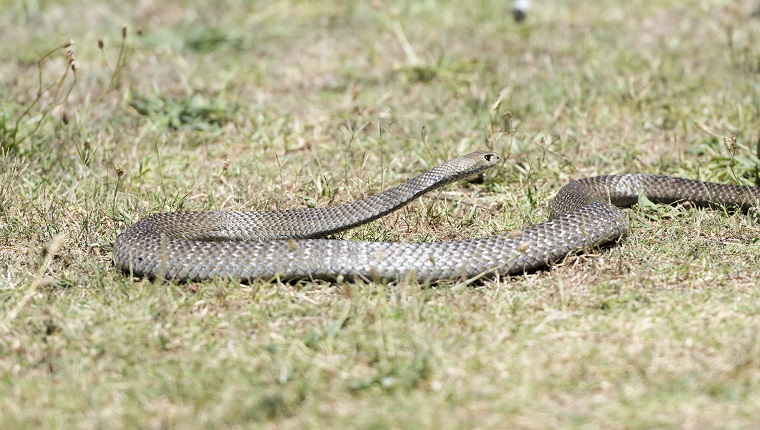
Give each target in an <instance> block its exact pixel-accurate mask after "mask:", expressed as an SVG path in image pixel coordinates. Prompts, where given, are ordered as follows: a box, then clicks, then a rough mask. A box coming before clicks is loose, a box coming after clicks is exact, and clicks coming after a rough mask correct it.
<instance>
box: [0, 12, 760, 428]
mask: <svg viewBox="0 0 760 430" xmlns="http://www.w3.org/2000/svg"><path fill="white" fill-rule="evenodd" d="M547 3H548V2H544V3H543V4H541V5H537V7H536V10H535V13H534V14H533V15H532V16H531V17H530V18H529V21H528V23H527V25H522V26H518V25H516V24H514V23H512V22H511V20H510V19H509V10H508V9H509V4H508V2H501V1H485V0H483V1H478V2H475V3H474V4H473V5H472V6H463V5H462V4H460V3H459V2H450V3H449V2H440V3H439V2H432V1H422V2H419V1H418V2H385V1H376V2H368V3H366V4H364V3H362V2H359V3H357V2H295V1H294V2H274V3H271V4H266V3H256V4H255V5H253V6H251V5H248V3H245V2H234V1H227V2H214V3H213V4H211V5H209V4H205V3H204V4H202V3H196V2H144V3H142V4H141V5H139V6H137V7H134V8H131V7H129V6H124V5H116V4H109V3H102V2H100V3H95V2H86V1H85V2H67V3H65V4H63V5H54V4H50V3H48V2H39V3H34V2H27V3H24V4H23V5H19V4H16V3H13V2H5V3H4V4H2V7H3V9H4V13H3V15H2V17H0V23H2V25H0V36H2V38H3V40H4V41H5V42H6V45H12V46H15V47H17V49H15V50H7V49H6V50H4V51H3V52H2V53H1V54H0V94H2V98H0V100H3V102H0V103H1V105H0V117H1V118H4V119H5V123H4V124H6V129H7V125H8V124H11V125H13V124H14V120H15V119H17V118H18V115H19V114H20V109H21V108H23V107H24V106H28V105H29V103H30V102H32V101H33V100H34V99H35V98H36V97H37V86H36V79H37V75H36V73H37V66H36V62H37V60H38V59H39V57H40V55H42V54H43V53H44V52H47V51H49V50H50V49H52V48H53V47H55V46H56V45H58V44H59V43H60V42H62V41H63V40H67V39H69V38H71V39H74V40H75V41H76V44H75V52H76V56H77V61H78V62H79V64H80V65H81V69H80V70H79V71H78V74H77V82H76V85H75V88H74V90H73V92H72V93H71V95H70V97H69V98H68V99H67V101H66V103H64V104H63V105H61V106H60V107H57V108H55V109H52V110H51V111H50V115H49V117H48V118H49V120H46V121H44V122H43V123H42V126H41V127H40V129H39V130H38V131H37V132H35V133H33V134H31V135H30V136H29V138H28V139H24V140H22V141H20V142H15V143H14V145H13V148H12V150H8V151H6V153H5V154H4V155H3V156H2V158H0V183H1V184H2V185H0V214H2V216H0V309H2V312H1V313H2V315H3V317H2V318H0V321H2V326H1V327H0V374H1V375H2V379H1V380H0V399H2V400H0V411H2V413H0V427H3V428H14V427H33V426H35V427H36V426H43V427H67V428H68V427H72V426H74V427H81V428H93V427H109V428H119V427H121V428H124V427H150V428H157V427H182V428H193V427H214V428H216V427H221V426H229V427H250V426H268V427H278V428H303V427H314V428H324V427H352V428H356V427H362V428H397V427H402V428H419V427H440V428H462V427H477V428H504V427H523V428H546V427H590V428H597V427H598V428H623V427H638V428H640V427H679V428H704V427H754V426H757V425H758V421H757V416H758V414H759V413H760V397H759V396H758V394H757V393H759V392H760V389H759V388H760V387H759V385H760V363H758V360H757V359H756V357H757V356H758V336H757V333H758V332H760V319H758V315H759V314H760V313H759V312H758V311H759V310H758V303H760V300H759V299H760V298H759V297H758V290H757V288H756V284H757V282H758V268H760V240H758V238H759V237H760V234H758V233H760V232H759V229H758V225H757V219H756V217H753V216H744V215H741V214H726V213H723V212H721V211H695V210H687V209H683V208H670V207H649V206H644V207H637V208H634V209H632V210H631V211H629V214H630V216H631V219H632V226H633V233H632V234H631V235H630V236H629V237H628V238H626V239H624V240H623V241H621V242H620V243H618V244H615V245H613V246H610V247H607V248H604V249H600V250H596V251H593V252H590V253H587V254H584V255H581V256H576V257H572V258H569V259H568V260H567V261H565V262H564V263H563V264H560V265H557V266H555V267H553V268H551V269H547V270H545V271H539V272H537V273H533V274H528V275H525V276H518V277H513V278H509V279H495V280H490V281H486V282H483V283H481V284H477V285H465V284H450V285H439V286H435V287H420V286H417V285H408V284H405V283H401V284H398V285H394V284H390V285H386V284H374V283H370V284H364V283H361V282H357V283H347V284H330V283H324V282H300V283H296V284H293V285H291V284H284V285H283V284H269V283H253V284H250V285H239V284H237V283H235V282H225V281H217V282H206V283H197V284H182V285H176V284H173V283H164V282H157V283H151V282H148V281H146V280H143V281H133V280H130V279H127V277H125V276H123V275H122V274H121V273H119V272H118V271H117V270H115V269H114V268H113V267H112V265H111V262H110V249H111V246H112V243H113V241H114V239H115V237H116V235H117V234H118V233H119V232H120V231H121V230H122V229H123V228H124V227H125V226H126V225H128V224H130V223H133V222H135V221H136V220H138V219H139V218H141V217H143V216H145V215H147V214H149V213H153V212H158V211H170V210H202V209H206V208H215V209H247V208H253V209H275V208H286V207H295V206H324V205H328V204H332V203H336V202H343V201H348V200H352V199H356V198H360V197H362V196H366V195H368V194H372V193H375V192H378V191H380V190H382V189H386V188H388V187H390V186H392V185H394V184H397V183H399V182H400V181H402V180H404V179H406V178H408V177H410V176H413V175H415V174H416V173H419V172H421V171H422V170H424V169H426V168H428V167H430V166H432V165H435V164H437V163H438V162H440V161H443V160H445V159H448V158H450V157H452V156H456V155H460V154H463V153H466V152H469V151H471V150H474V149H481V148H484V147H486V148H491V149H494V150H496V151H498V152H500V153H502V154H504V155H505V156H507V157H508V158H507V162H506V163H504V165H503V166H501V167H500V168H499V169H498V170H497V171H496V172H494V173H492V174H489V175H487V176H486V178H485V181H484V183H482V184H457V185H455V186H451V187H448V188H447V189H445V190H444V191H442V192H441V193H439V194H435V195H432V196H429V197H426V198H423V199H422V201H421V202H419V203H415V204H414V205H412V206H410V207H409V208H406V209H404V210H402V211H400V212H399V213H398V214H395V215H391V216H389V217H388V218H387V219H384V220H381V221H378V222H375V223H373V224H371V225H368V226H365V227H362V228H359V229H357V230H356V231H354V232H350V233H346V234H345V235H344V236H343V237H345V238H354V239H372V240H443V239H450V238H465V237H471V236H484V235H490V234H496V233H499V232H503V231H507V230H511V229H514V228H520V227H522V226H525V225H528V224H532V223H536V222H540V221H543V220H544V219H545V218H546V216H547V211H546V203H547V202H548V200H549V199H550V198H551V197H552V195H553V193H554V192H555V191H556V190H557V189H558V188H559V187H560V186H561V185H562V184H563V183H564V182H565V181H567V180H568V179H569V178H577V177H581V176H584V175H590V174H605V173H616V172H625V171H642V172H651V173H665V174H677V175H681V176H686V177H692V178H700V179H711V180H720V181H733V182H736V181H738V182H742V183H752V182H753V181H756V180H757V171H758V170H757V169H758V160H757V157H756V156H755V155H754V153H755V142H756V141H757V139H758V133H759V131H758V130H759V129H760V124H759V123H758V106H760V87H759V86H758V84H757V82H758V72H759V70H760V49H759V48H758V46H760V44H758V43H757V39H758V36H760V34H758V30H757V25H756V24H757V21H756V20H755V21H753V20H752V18H750V16H749V15H750V13H751V10H749V8H748V7H746V6H744V5H743V3H740V2H734V3H730V4H728V5H726V6H715V5H711V4H708V3H705V2H688V3H687V4H684V3H683V2H675V1H673V2H661V1H647V2H627V3H625V2H623V3H621V2H613V1H601V2H581V1H575V0H571V1H564V2H553V3H550V4H547ZM35 5H37V6H35ZM35 7H37V9H35ZM21 24H24V25H21ZM124 24H127V28H128V29H129V35H128V37H127V39H126V40H125V45H124V47H125V53H126V54H127V55H126V57H125V58H126V61H125V67H124V68H123V70H120V71H118V73H114V70H115V68H116V64H117V56H118V52H119V47H120V43H121V42H122V39H121V28H122V25H124ZM138 27H140V28H141V29H142V33H143V34H142V35H140V36H138V35H137V34H136V32H137V28H138ZM100 37H102V38H103V39H104V42H105V48H104V52H103V53H101V52H100V50H99V49H98V46H97V40H98V38H100ZM65 66H66V64H65V62H64V60H63V59H61V58H58V57H56V58H54V59H51V61H49V62H46V63H45V64H44V67H43V71H44V74H43V77H44V79H45V82H48V83H51V82H53V81H54V80H55V79H56V78H57V77H58V76H59V75H60V71H61V70H62V68H61V67H65ZM114 75H116V76H115V79H112V77H114ZM112 81H113V82H114V84H115V85H114V86H113V89H109V88H110V83H111V82H112ZM45 97H49V94H48V95H44V97H43V98H42V99H41V103H40V105H39V106H38V107H36V108H35V109H34V112H32V115H30V116H29V117H28V118H26V119H25V120H24V121H23V122H22V123H21V124H20V128H22V129H23V130H30V127H34V126H36V124H37V122H35V121H39V120H40V118H41V117H40V112H42V111H44V109H46V107H47V106H49V105H50V99H47V98H45ZM497 100H501V102H500V103H498V104H497V103H496V102H497ZM140 103H142V104H140ZM135 106H136V107H137V108H138V109H142V111H143V112H144V115H143V114H139V113H138V110H136V108H135ZM507 112H509V113H511V121H508V120H507V115H506V114H507ZM64 114H65V115H66V117H67V122H68V123H64V122H63V121H62V118H63V115H64ZM512 127H514V130H512V129H511V128H512ZM725 136H737V138H738V142H739V144H740V147H739V148H738V149H737V150H736V152H735V153H731V152H730V151H729V150H728V149H727V148H726V147H725V146H724V145H723V142H722V138H723V137H725ZM3 143H4V145H3V147H4V148H6V143H7V142H3ZM227 160H229V168H228V169H226V170H225V169H224V167H223V166H224V165H225V163H226V162H227ZM59 234H60V235H63V237H65V242H64V243H63V244H62V246H61V247H60V250H59V251H58V252H57V253H55V257H54V258H52V257H51V254H50V253H49V248H48V247H49V244H50V243H51V241H52V240H53V238H54V237H55V236H56V235H59Z"/></svg>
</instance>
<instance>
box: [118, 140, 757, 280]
mask: <svg viewBox="0 0 760 430" xmlns="http://www.w3.org/2000/svg"><path fill="white" fill-rule="evenodd" d="M499 161H500V157H499V155H498V154H495V153H493V152H488V151H477V152H474V153H471V154H468V155H465V156H462V157H458V158H455V159H452V160H450V161H448V162H446V163H444V164H442V165H440V166H438V167H435V168H433V169H431V170H429V171H427V172H425V173H424V174H422V175H420V176H418V177H416V178H413V179H410V180H408V181H407V182H405V183H403V184H401V185H399V186H397V187H395V188H392V189H389V190H387V191H385V192H383V193H380V194H376V195H374V196H370V197H368V198H366V199H363V200H358V201H355V202H352V203H347V204H344V205H337V206H330V207H325V208H305V209H291V210H285V211H276V212H264V211H261V212H240V211H230V212H188V213H181V212H173V213H165V214H156V215H151V216H148V217H146V218H144V219H142V220H140V221H138V222H137V223H135V224H134V225H132V226H130V227H128V228H126V229H125V230H124V231H123V232H122V233H121V234H120V235H119V236H118V237H117V239H116V242H115V244H114V250H113V259H114V262H115V264H116V266H117V267H119V268H121V269H122V270H124V271H125V272H128V273H132V274H134V275H140V276H148V277H151V278H153V277H164V278H167V279H175V280H203V279H210V278H232V279H242V280H252V279H264V280H273V279H281V280H292V279H299V278H305V279H309V278H326V279H342V278H344V277H354V278H355V277H359V278H366V279H370V280H374V279H390V280H402V279H407V280H410V279H415V280H417V281H418V282H420V283H429V282H434V281H438V280H446V279H462V278H471V277H475V276H478V275H481V274H486V275H488V274H504V275H513V274H521V273H524V272H526V271H530V270H534V269H537V268H541V267H544V266H546V265H548V264H551V263H553V262H556V261H558V260H560V259H562V258H563V257H565V256H566V255H568V254H571V253H576V252H579V251H582V250H584V249H588V248H589V247H593V246H597V245H600V244H603V243H605V242H609V241H613V240H615V239H617V238H619V237H621V236H622V235H624V234H626V233H627V232H628V230H629V221H628V217H627V215H626V214H625V213H624V212H623V211H622V210H620V209H619V208H618V206H620V207H627V206H631V205H633V204H634V203H636V202H637V201H638V199H639V196H640V195H641V194H644V195H646V196H647V198H649V199H650V200H651V201H654V202H658V203H667V204H671V203H677V202H687V201H688V202H690V203H691V204H693V205H695V206H699V207H710V206H725V207H731V208H734V209H738V210H742V211H745V212H746V211H748V210H749V209H750V208H752V207H758V206H760V203H759V202H760V187H751V186H739V185H724V184H715V183H709V182H702V181H695V180H689V179H682V178H675V177H669V176H659V175H647V174H623V175H610V176H598V177H592V178H584V179H579V180H576V181H572V182H570V183H568V184H567V185H565V186H564V187H563V188H562V189H560V191H559V192H558V193H557V195H556V196H555V197H554V199H552V201H551V202H550V204H549V209H550V219H549V220H548V221H546V222H543V223H540V224H536V225H532V226H530V227H527V228H525V229H522V230H517V231H513V232H510V233H505V234H501V235H497V236H493V237H485V238H474V239H466V240H457V241H448V242H422V243H402V242H359V241H348V240H337V239H316V238H318V237H323V236H326V235H329V234H332V233H336V232H338V231H342V230H345V229H348V228H351V227H355V226H358V225H361V224H364V223H367V222H370V221H372V220H374V219H377V218H379V217H381V216H383V215H385V214H387V213H389V212H392V211H394V210H396V209H398V208H400V207H402V206H404V205H405V204H407V203H409V202H410V201H412V200H413V199H415V198H417V197H419V196H420V195H422V194H424V193H426V192H428V191H431V190H433V189H436V188H438V187H440V186H443V185H444V184H447V183H451V182H453V181H456V180H459V179H462V178H464V177H467V176H471V175H474V174H477V173H479V172H482V171H484V170H486V169H488V168H491V167H493V166H495V165H496V164H498V163H499Z"/></svg>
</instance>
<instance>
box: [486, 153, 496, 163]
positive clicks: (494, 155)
mask: <svg viewBox="0 0 760 430" xmlns="http://www.w3.org/2000/svg"><path fill="white" fill-rule="evenodd" d="M483 158H485V159H486V161H489V162H490V161H491V160H492V159H494V158H496V154H485V155H484V156H483Z"/></svg>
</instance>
